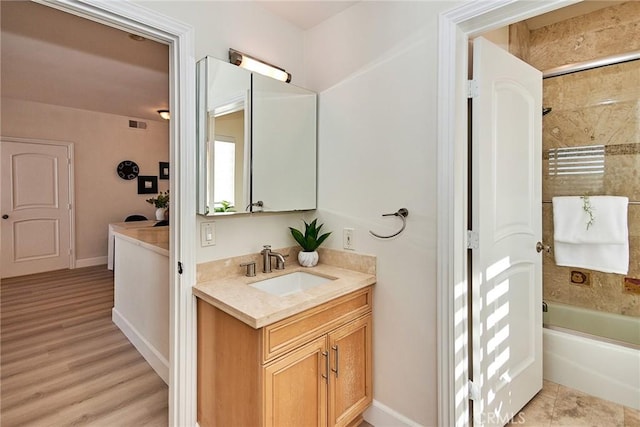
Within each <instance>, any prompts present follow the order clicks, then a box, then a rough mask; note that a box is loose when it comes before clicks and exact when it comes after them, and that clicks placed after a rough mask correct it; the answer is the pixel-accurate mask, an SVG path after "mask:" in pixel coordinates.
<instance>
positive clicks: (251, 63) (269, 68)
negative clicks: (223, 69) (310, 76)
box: [229, 49, 291, 83]
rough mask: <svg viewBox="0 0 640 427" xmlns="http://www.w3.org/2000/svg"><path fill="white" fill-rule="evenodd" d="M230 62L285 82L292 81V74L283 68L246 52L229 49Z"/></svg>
mask: <svg viewBox="0 0 640 427" xmlns="http://www.w3.org/2000/svg"><path fill="white" fill-rule="evenodd" d="M229 62H230V63H232V64H234V65H237V66H238V67H242V68H246V69H247V70H251V71H255V72H256V73H260V74H263V75H265V76H269V77H272V78H274V79H277V80H281V81H283V82H287V83H289V82H290V81H291V74H289V73H287V72H286V71H285V70H283V69H282V68H280V67H276V66H275V65H271V64H269V63H267V62H264V61H261V60H259V59H256V58H253V57H251V56H249V55H247V54H246V53H242V52H239V51H237V50H235V49H229Z"/></svg>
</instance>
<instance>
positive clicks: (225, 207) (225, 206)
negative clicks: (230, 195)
mask: <svg viewBox="0 0 640 427" xmlns="http://www.w3.org/2000/svg"><path fill="white" fill-rule="evenodd" d="M220 204H221V205H222V206H220V207H218V208H214V209H213V211H214V212H235V208H234V206H233V205H232V204H231V202H229V201H227V200H223V201H221V202H220Z"/></svg>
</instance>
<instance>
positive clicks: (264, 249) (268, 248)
mask: <svg viewBox="0 0 640 427" xmlns="http://www.w3.org/2000/svg"><path fill="white" fill-rule="evenodd" d="M270 250H271V245H264V246H263V247H262V252H264V251H270Z"/></svg>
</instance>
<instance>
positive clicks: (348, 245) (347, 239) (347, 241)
mask: <svg viewBox="0 0 640 427" xmlns="http://www.w3.org/2000/svg"><path fill="white" fill-rule="evenodd" d="M342 247H343V248H345V249H349V250H351V251H352V250H354V249H355V245H354V243H353V228H345V229H343V230H342Z"/></svg>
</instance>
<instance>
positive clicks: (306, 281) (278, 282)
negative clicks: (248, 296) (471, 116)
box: [249, 271, 335, 297]
mask: <svg viewBox="0 0 640 427" xmlns="http://www.w3.org/2000/svg"><path fill="white" fill-rule="evenodd" d="M331 280H335V278H328V277H323V276H316V275H315V274H311V273H306V272H304V271H296V272H294V273H289V274H285V275H283V276H278V277H273V278H271V279H266V280H262V281H260V282H256V283H254V284H252V285H249V286H251V287H252V288H255V289H260V290H261V291H264V292H266V293H268V294H271V295H276V296H279V297H284V296H287V295H291V294H295V293H296V292H302V291H306V290H307V289H311V288H315V287H316V286H319V285H322V284H323V283H327V282H330V281H331Z"/></svg>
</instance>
